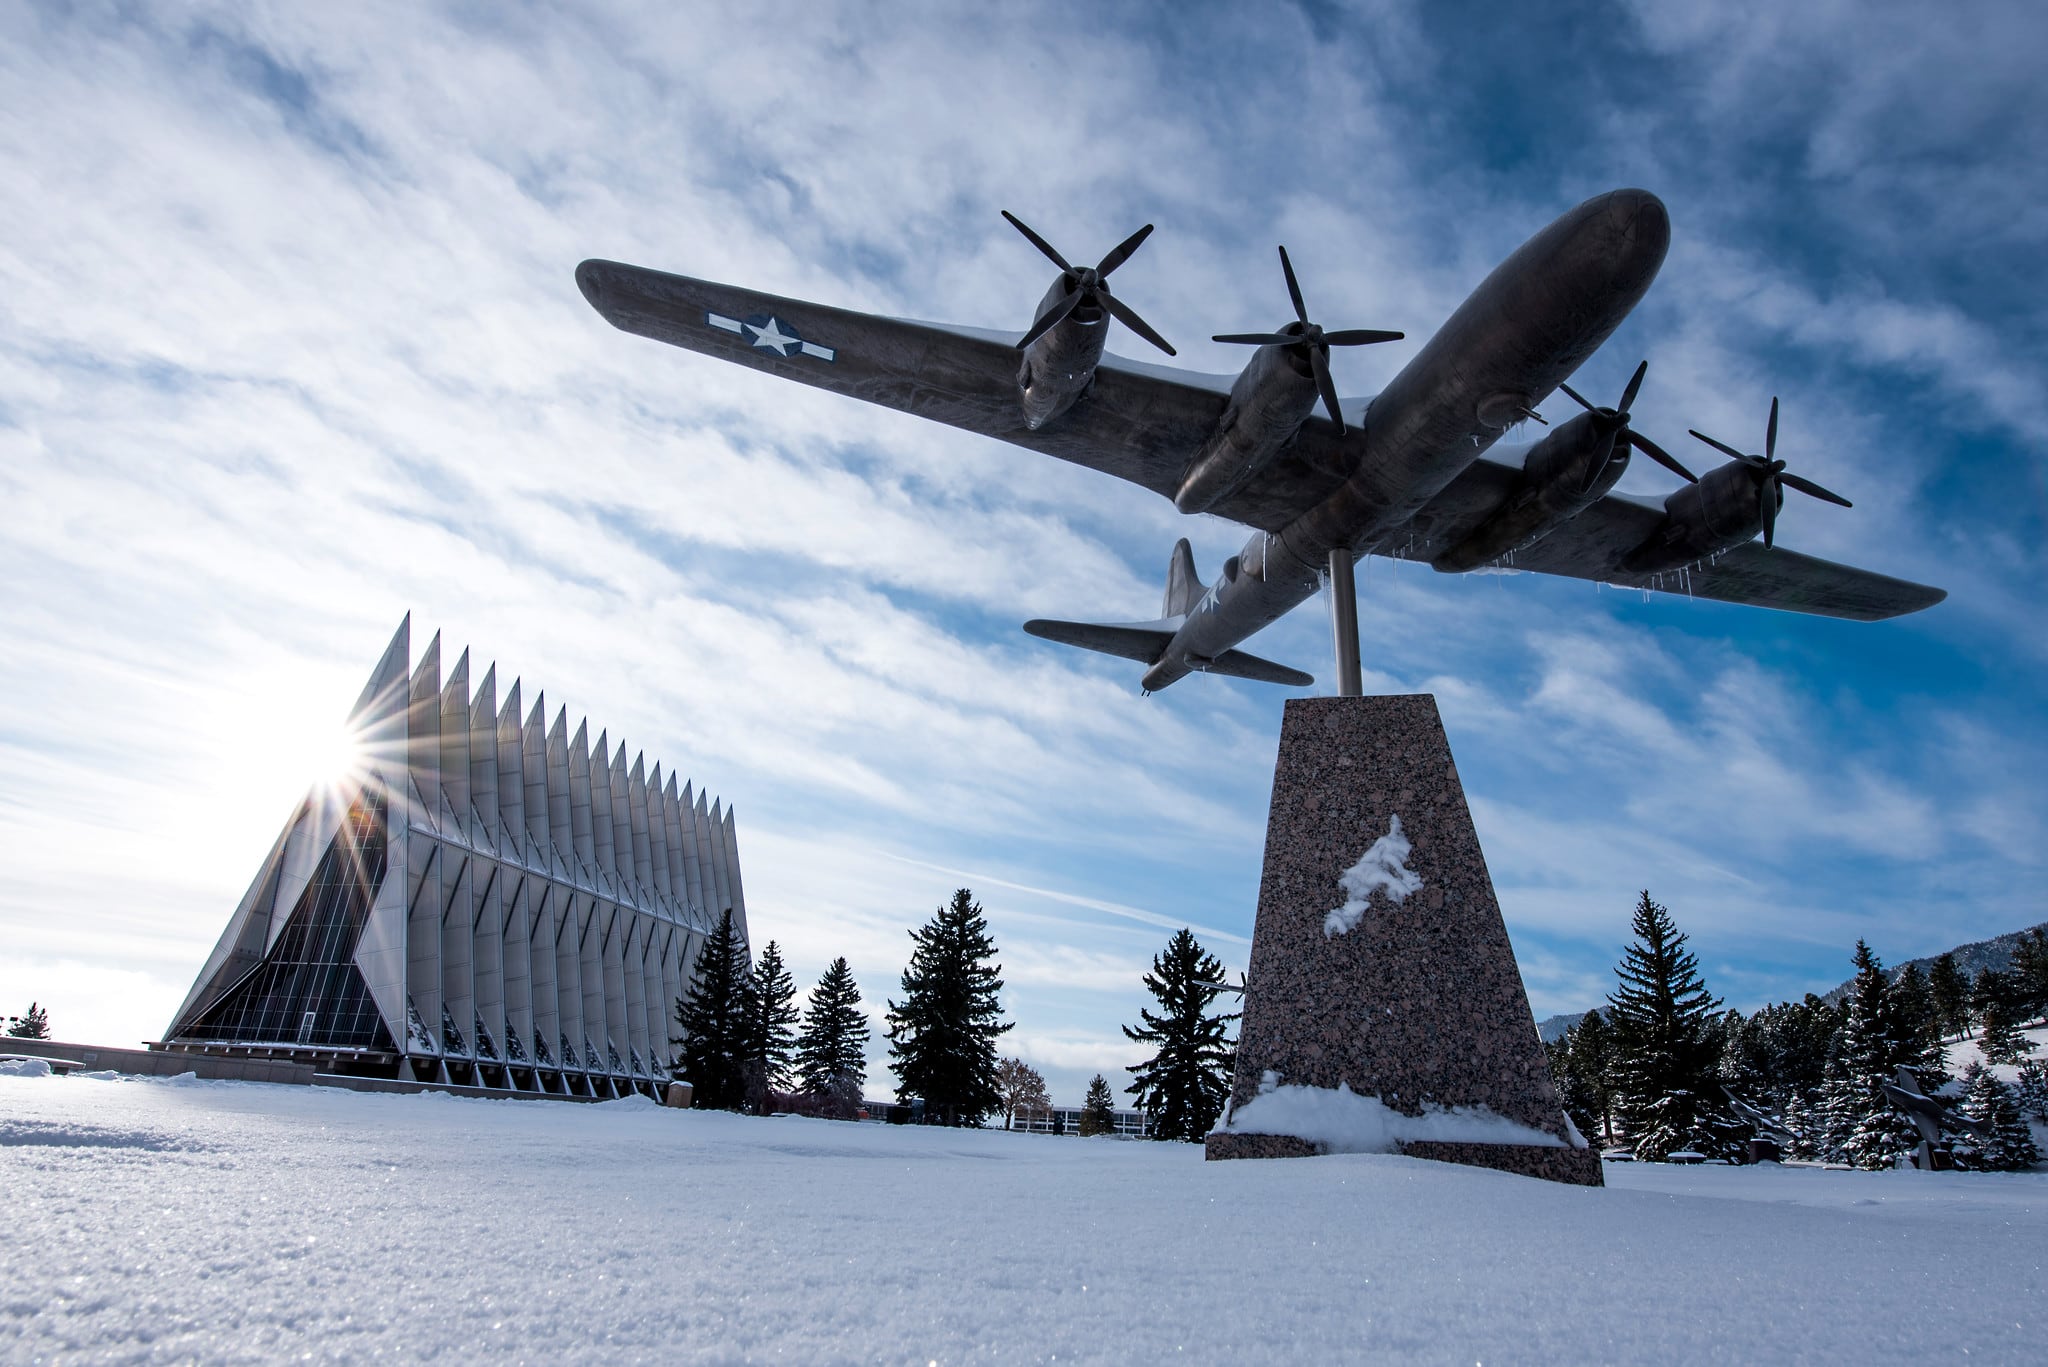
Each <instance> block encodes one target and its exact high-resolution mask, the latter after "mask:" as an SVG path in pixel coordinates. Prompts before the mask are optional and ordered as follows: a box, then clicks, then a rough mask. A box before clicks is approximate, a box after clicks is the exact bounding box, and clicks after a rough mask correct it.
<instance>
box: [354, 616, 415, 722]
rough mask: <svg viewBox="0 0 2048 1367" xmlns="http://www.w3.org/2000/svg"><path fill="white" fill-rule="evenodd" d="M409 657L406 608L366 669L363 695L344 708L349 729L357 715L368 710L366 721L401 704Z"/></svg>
mask: <svg viewBox="0 0 2048 1367" xmlns="http://www.w3.org/2000/svg"><path fill="white" fill-rule="evenodd" d="M411 660H412V614H411V613H409V612H408V613H406V614H405V616H404V617H403V618H402V619H400V621H399V623H398V630H397V631H395V632H393V633H392V634H391V644H390V645H388V646H385V647H384V658H382V659H381V660H379V661H377V667H376V668H375V669H373V670H371V671H370V681H369V682H368V683H366V684H364V685H363V695H362V696H361V697H359V698H357V699H356V705H355V706H354V707H351V708H350V709H349V710H348V729H349V730H350V731H354V730H356V729H357V725H356V722H357V719H358V718H364V717H365V714H368V717H367V718H366V720H367V721H370V722H374V721H375V719H376V718H378V717H381V716H384V715H385V714H387V713H388V712H390V711H391V710H392V709H394V708H397V707H402V706H403V705H404V700H405V684H406V673H405V669H406V665H407V664H408V663H409V662H410V661H411Z"/></svg>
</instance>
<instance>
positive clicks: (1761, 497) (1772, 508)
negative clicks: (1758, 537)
mask: <svg viewBox="0 0 2048 1367" xmlns="http://www.w3.org/2000/svg"><path fill="white" fill-rule="evenodd" d="M1779 497H1780V495H1779V493H1778V481H1777V478H1776V477H1775V476H1772V475H1766V476H1764V482H1763V483H1762V484H1761V485H1759V486H1757V499H1758V501H1759V503H1760V505H1761V507H1762V509H1763V515H1764V549H1765V550H1769V549H1770V548H1771V534H1772V533H1773V532H1774V531H1776V530H1777V526H1778V499H1779Z"/></svg>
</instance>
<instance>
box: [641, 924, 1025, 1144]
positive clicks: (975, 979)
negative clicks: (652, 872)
mask: <svg viewBox="0 0 2048 1367" xmlns="http://www.w3.org/2000/svg"><path fill="white" fill-rule="evenodd" d="M910 939H911V955H910V964H909V966H908V967H906V968H905V969H904V970H903V997H902V1000H901V1001H895V1000H891V1001H890V1003H889V1010H888V1021H889V1053H890V1055H891V1058H892V1060H893V1061H892V1063H891V1065H890V1066H891V1068H892V1069H893V1070H894V1071H895V1073H896V1076H897V1081H898V1084H899V1085H898V1087H897V1099H898V1101H900V1102H906V1103H910V1102H921V1103H922V1104H923V1107H924V1111H925V1117H926V1119H927V1120H928V1121H933V1122H937V1123H942V1124H948V1125H979V1124H981V1123H982V1121H983V1119H984V1118H985V1117H986V1116H987V1115H989V1114H990V1113H991V1112H994V1111H999V1110H1001V1109H1002V1108H1003V1104H1004V1091H1003V1089H1002V1087H1001V1086H1000V1084H999V1082H998V1078H997V1074H996V1055H995V1042H996V1040H997V1038H998V1037H1000V1036H1001V1035H1002V1034H1003V1032H1004V1031H1006V1030H1008V1029H1010V1026H1009V1025H1008V1024H1006V1023H1004V1022H1003V1021H1002V1019H1001V1017H1002V1005H1001V1002H1000V1000H999V994H1000V993H1001V991H1002V986H1003V980H1002V976H1001V975H1002V966H1001V965H1000V964H996V963H994V962H993V960H994V958H995V953H996V947H995V941H994V940H993V939H992V938H991V937H990V935H989V931H988V922H987V921H986V920H985V919H983V916H982V909H981V905H980V904H979V903H978V902H976V901H975V900H974V894H973V893H972V892H971V891H969V890H968V889H966V888H961V889H960V890H959V891H957V892H955V893H954V894H953V900H952V902H951V903H950V904H948V905H946V906H943V907H940V908H939V909H938V911H937V912H935V913H934V914H933V916H932V919H931V920H930V921H928V922H927V923H926V924H925V925H924V926H922V927H920V928H919V929H917V930H913V931H911V932H910ZM860 1003H861V995H860V989H859V987H858V986H856V985H855V983H854V980H853V972H852V970H851V969H849V968H848V967H847V964H846V960H845V959H843V958H839V959H834V960H833V961H832V964H831V967H829V968H827V969H826V970H825V974H824V976H823V977H821V978H820V979H819V980H818V982H817V985H816V986H815V987H813V988H812V989H811V993H810V998H809V1000H808V1002H807V1003H806V1004H805V1006H804V1008H803V1009H802V1010H801V1011H799V1010H798V1008H797V1006H796V985H795V983H794V982H793V981H792V980H791V978H790V975H789V970H788V968H787V967H786V966H785V965H784V964H783V961H782V951H781V949H780V947H779V946H777V944H776V943H775V942H774V941H773V940H770V941H769V942H768V944H767V945H766V946H765V947H764V948H763V949H762V951H761V957H760V960H759V961H758V962H756V963H751V964H750V963H749V962H748V956H747V949H746V946H745V945H744V944H743V943H741V940H740V937H739V933H738V931H737V930H736V929H735V928H734V926H733V923H732V915H731V913H729V912H728V913H727V914H726V915H725V916H724V917H723V918H722V919H721V920H720V921H719V925H718V929H717V931H716V932H715V933H713V934H712V936H711V937H710V938H709V939H708V940H707V941H706V942H705V944H704V947H703V949H702V950H700V951H699V954H698V958H697V966H696V970H695V973H694V975H693V977H692V983H691V990H690V995H689V996H688V997H685V998H683V999H681V1000H679V1001H677V1002H676V1011H675V1014H676V1023H677V1026H678V1027H679V1033H678V1034H677V1036H676V1038H675V1039H674V1040H673V1041H671V1043H672V1044H673V1045H674V1046H675V1047H676V1049H677V1051H678V1052H677V1055H676V1062H675V1072H676V1075H677V1076H678V1077H679V1078H681V1079H682V1080H684V1081H686V1082H688V1083H689V1084H690V1085H691V1088H692V1093H693V1094H692V1104H693V1105H696V1106H703V1107H710V1108H714V1109H720V1110H735V1111H741V1110H743V1111H752V1112H754V1113H756V1114H767V1113H768V1112H769V1111H771V1110H784V1109H787V1110H796V1111H800V1112H803V1113H805V1114H809V1115H825V1116H831V1117H835V1118H840V1119H848V1120H851V1119H856V1118H858V1117H859V1115H860V1114H861V1088H862V1085H863V1082H864V1079H865V1076H866V1066H867V1065H866V1058H867V1045H868V1039H869V1035H870V1030H869V1027H868V1023H867V1017H866V1015H865V1014H864V1013H863V1012H862V1011H861V1010H860Z"/></svg>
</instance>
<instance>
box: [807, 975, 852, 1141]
mask: <svg viewBox="0 0 2048 1367" xmlns="http://www.w3.org/2000/svg"><path fill="white" fill-rule="evenodd" d="M859 1007H860V988H858V987H857V986H855V985H854V981H853V970H852V969H850V968H848V967H847V966H846V960H845V959H843V958H839V959H834V960H833V961H832V966H831V967H830V968H827V969H826V970H825V976H824V977H822V978H820V979H818V985H817V986H816V987H814V988H812V989H811V999H810V1002H809V1004H808V1006H806V1008H805V1010H804V1024H803V1030H802V1032H801V1033H800V1034H798V1036H797V1041H796V1064H797V1075H798V1078H799V1080H800V1082H801V1085H802V1086H803V1089H804V1091H805V1092H807V1093H809V1094H810V1095H812V1096H815V1097H824V1098H828V1099H830V1101H831V1102H832V1103H833V1104H834V1106H835V1108H836V1110H837V1111H839V1112H841V1113H844V1114H846V1115H848V1116H849V1117H850V1116H851V1115H852V1113H853V1112H854V1111H856V1110H858V1108H859V1106H860V1092H861V1082H862V1079H863V1078H864V1077H865V1076H866V1073H867V1047H868V1033H869V1032H868V1018H867V1016H866V1015H865V1014H863V1013H862V1012H861V1011H860V1009H859Z"/></svg>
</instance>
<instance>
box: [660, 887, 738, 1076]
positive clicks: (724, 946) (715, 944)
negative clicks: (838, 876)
mask: <svg viewBox="0 0 2048 1367" xmlns="http://www.w3.org/2000/svg"><path fill="white" fill-rule="evenodd" d="M753 983H754V975H753V973H752V971H751V970H750V969H749V967H748V964H747V951H746V948H745V946H743V945H742V944H741V943H740V937H739V933H738V932H737V931H735V930H734V929H733V924H732V912H731V911H730V910H729V909H728V910H727V911H726V913H725V915H724V916H723V917H721V918H720V919H719V922H718V929H717V930H715V931H713V932H712V935H711V938H710V939H708V940H706V941H705V942H704V947H703V948H702V949H700V950H699V951H698V952H697V972H696V974H695V976H694V979H693V981H692V983H691V988H690V995H689V996H688V997H686V998H683V999H682V1000H680V1001H678V1002H677V1003H676V1024H677V1025H678V1026H680V1027H681V1029H682V1035H681V1036H680V1037H679V1038H677V1039H674V1040H671V1041H670V1043H671V1044H674V1045H676V1046H678V1047H679V1048H680V1049H681V1051H682V1053H681V1056H680V1060H679V1065H678V1068H677V1071H678V1072H680V1073H681V1074H682V1077H683V1080H684V1081H685V1082H687V1083H689V1084H690V1087H691V1104H692V1105H695V1106H702V1107H706V1108H708V1109H712V1110H724V1111H736V1110H739V1109H741V1108H742V1107H744V1106H745V1105H746V1104H747V1077H746V1071H747V1059H748V1055H749V1045H750V1040H749V1038H748V1034H749V1026H750V1024H751V1021H752V1017H753V1009H752V1003H751V1001H750V998H751V997H752V996H753Z"/></svg>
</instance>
